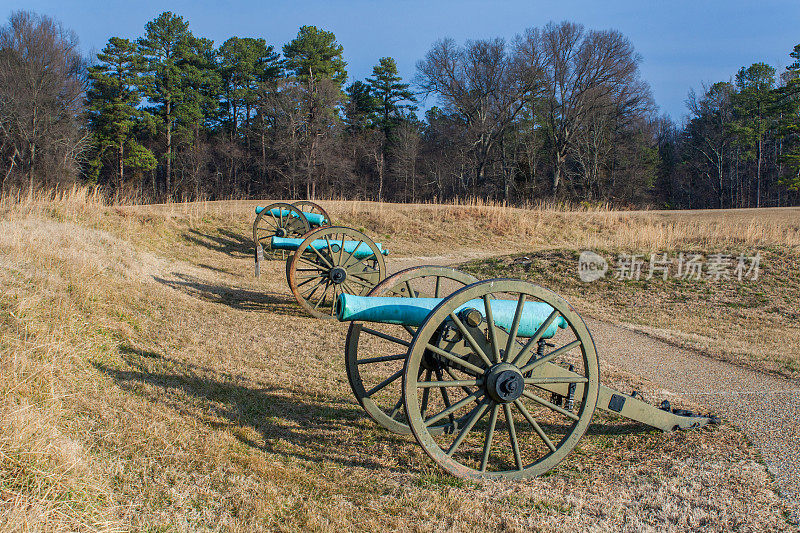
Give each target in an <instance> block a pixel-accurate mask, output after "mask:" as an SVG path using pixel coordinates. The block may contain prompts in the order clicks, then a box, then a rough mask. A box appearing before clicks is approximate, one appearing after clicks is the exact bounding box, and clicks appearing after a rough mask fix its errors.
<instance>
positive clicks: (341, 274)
mask: <svg viewBox="0 0 800 533" xmlns="http://www.w3.org/2000/svg"><path fill="white" fill-rule="evenodd" d="M328 277H329V278H330V279H331V281H332V282H334V283H336V284H340V283H344V280H346V279H347V270H345V269H343V268H342V267H339V266H337V267H333V268H332V269H331V271H330V272H329V273H328Z"/></svg>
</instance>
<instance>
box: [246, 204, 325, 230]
mask: <svg viewBox="0 0 800 533" xmlns="http://www.w3.org/2000/svg"><path fill="white" fill-rule="evenodd" d="M264 209H266V208H264V207H256V215H258V214H259V213H261V211H263V210H264ZM269 213H270V214H271V215H272V216H274V217H286V216H289V215H292V216H295V217H296V216H297V215H296V214H294V213H293V212H291V211H289V210H288V209H278V208H275V209H270V210H269ZM303 215H305V217H306V220H308V223H309V224H311V225H312V226H324V225H325V224H327V223H328V221H327V220H325V217H324V216H322V215H320V214H319V213H306V212H305V211H303Z"/></svg>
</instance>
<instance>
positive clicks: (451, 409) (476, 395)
mask: <svg viewBox="0 0 800 533" xmlns="http://www.w3.org/2000/svg"><path fill="white" fill-rule="evenodd" d="M440 390H441V391H443V392H444V389H440ZM481 396H483V391H475V392H473V393H472V394H470V395H469V396H467V397H466V398H464V399H462V400H460V401H457V402H456V403H454V404H452V405H451V406H450V407H447V408H446V409H444V410H442V411H439V412H438V413H436V414H435V415H433V416H432V417H430V418H426V419H425V425H426V426H430V425H431V424H435V423H436V422H438V421H439V420H441V419H442V418H444V417H446V416H449V415H452V414H453V413H455V412H456V411H458V410H459V409H461V408H462V407H464V406H465V405H467V404H468V403H470V402H471V401H472V400H474V399H475V398H479V397H481ZM448 403H449V402H448Z"/></svg>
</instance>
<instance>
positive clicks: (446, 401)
mask: <svg viewBox="0 0 800 533" xmlns="http://www.w3.org/2000/svg"><path fill="white" fill-rule="evenodd" d="M434 373H435V374H436V379H437V380H439V381H444V380H443V378H442V369H441V368H437V369H436V370H434ZM439 392H440V393H441V395H442V401H444V406H445V407H447V408H448V409H449V408H450V406H451V403H450V395H449V394H447V389H443V388H439ZM449 418H450V424H453V425H455V422H456V419H455V418H453V415H452V414H450V415H449Z"/></svg>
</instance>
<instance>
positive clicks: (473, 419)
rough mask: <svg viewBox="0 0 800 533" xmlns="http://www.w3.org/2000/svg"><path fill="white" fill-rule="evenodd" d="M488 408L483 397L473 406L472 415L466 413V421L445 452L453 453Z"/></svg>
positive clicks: (487, 403) (487, 400)
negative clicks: (467, 418)
mask: <svg viewBox="0 0 800 533" xmlns="http://www.w3.org/2000/svg"><path fill="white" fill-rule="evenodd" d="M488 409H489V399H488V398H484V399H483V400H481V402H480V403H479V404H478V405H477V406H476V407H475V409H473V411H472V413H471V414H472V416H470V415H469V414H468V415H467V416H468V417H470V418H469V420H468V421H467V423H466V424H465V425H464V426H463V427H462V428H461V431H459V432H458V435H457V436H456V439H455V440H454V441H453V443H452V444H451V445H450V448H448V449H447V452H446V453H447V455H449V456H452V455H453V454H454V453H455V451H456V450H457V449H458V447H459V446H460V445H461V443H462V442H463V441H464V438H466V436H467V434H468V433H469V432H470V430H471V429H472V428H473V427H474V426H475V424H476V423H477V422H478V420H480V419H481V418H482V417H483V415H484V414H485V413H486V411H487V410H488Z"/></svg>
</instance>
